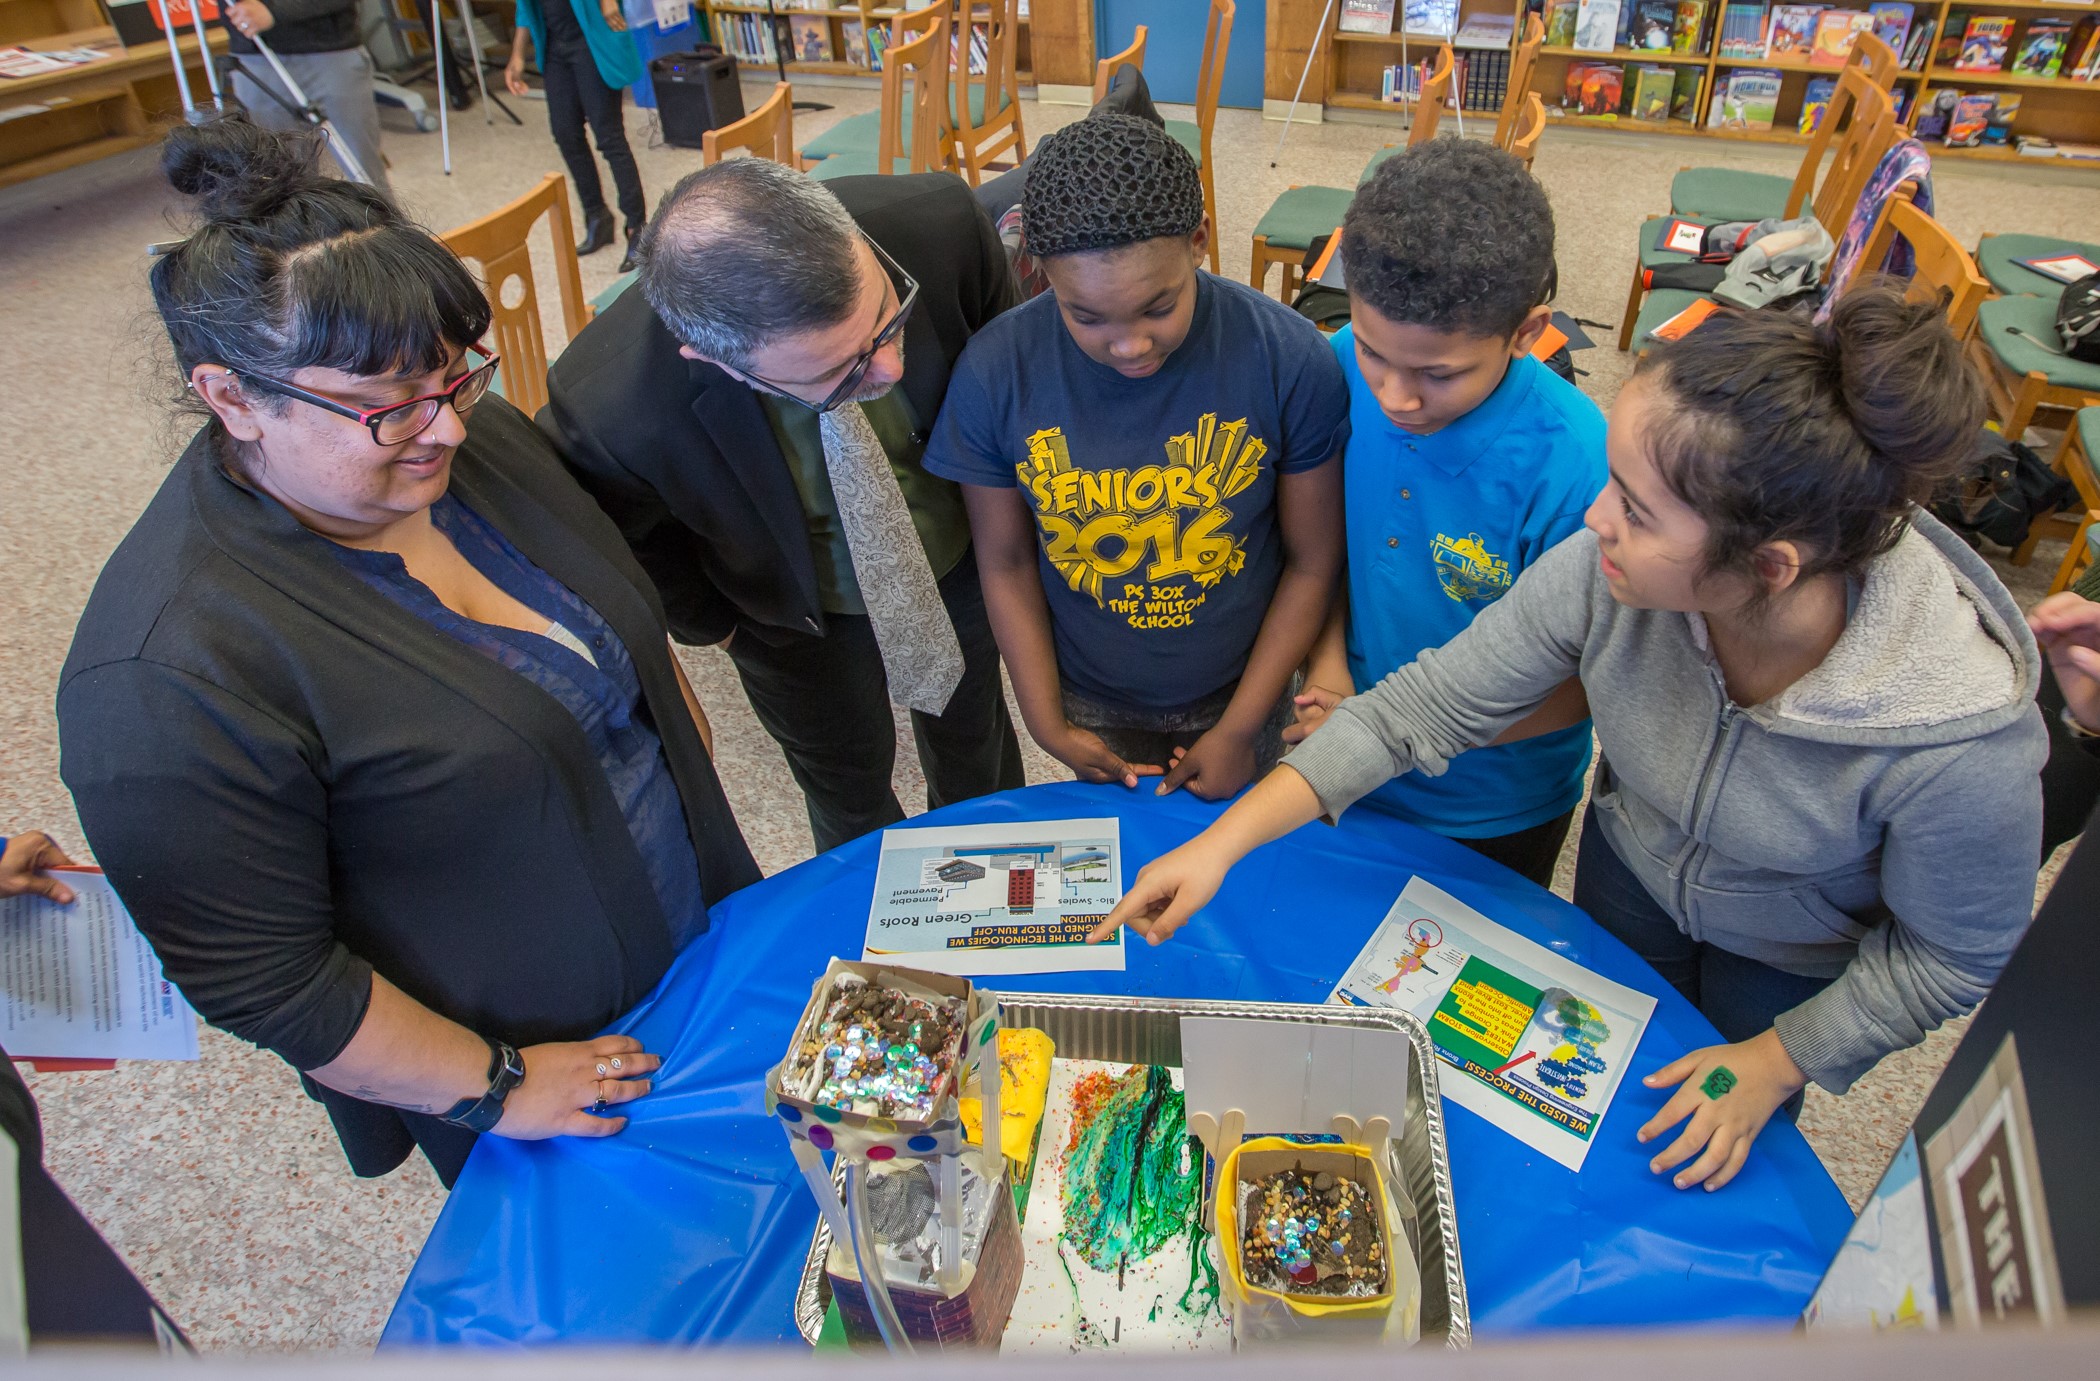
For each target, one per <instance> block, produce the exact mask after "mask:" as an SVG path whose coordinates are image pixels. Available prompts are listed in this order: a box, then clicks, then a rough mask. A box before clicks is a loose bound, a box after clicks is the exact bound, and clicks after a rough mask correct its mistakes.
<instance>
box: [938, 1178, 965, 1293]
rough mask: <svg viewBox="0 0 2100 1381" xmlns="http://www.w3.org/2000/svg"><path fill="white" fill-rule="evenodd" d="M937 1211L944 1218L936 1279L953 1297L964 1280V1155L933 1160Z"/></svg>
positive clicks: (942, 1220)
mask: <svg viewBox="0 0 2100 1381" xmlns="http://www.w3.org/2000/svg"><path fill="white" fill-rule="evenodd" d="M933 1183H934V1206H933V1208H934V1212H935V1213H936V1214H938V1215H939V1217H940V1220H941V1269H940V1272H939V1274H938V1276H937V1281H938V1283H939V1285H940V1287H941V1293H942V1294H943V1295H946V1296H948V1297H949V1298H951V1299H952V1298H954V1296H955V1291H956V1287H957V1286H959V1285H960V1284H961V1283H962V1223H963V1196H962V1157H961V1156H960V1155H953V1156H942V1157H941V1158H940V1159H939V1160H937V1161H936V1162H934V1178H933Z"/></svg>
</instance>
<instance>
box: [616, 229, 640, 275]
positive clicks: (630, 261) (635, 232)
mask: <svg viewBox="0 0 2100 1381" xmlns="http://www.w3.org/2000/svg"><path fill="white" fill-rule="evenodd" d="M641 243H642V228H641V227H640V226H638V225H630V226H628V227H627V256H626V257H625V258H623V259H622V260H620V272H622V273H633V272H634V271H635V269H636V268H638V267H639V266H640V263H641V261H640V260H638V259H636V258H635V251H636V249H637V248H638V247H639V246H640V245H641Z"/></svg>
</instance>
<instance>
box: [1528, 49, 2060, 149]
mask: <svg viewBox="0 0 2100 1381" xmlns="http://www.w3.org/2000/svg"><path fill="white" fill-rule="evenodd" d="M1704 75H1705V74H1704V73H1703V72H1702V71H1700V69H1698V68H1696V67H1685V66H1682V65H1680V66H1675V67H1665V66H1661V65H1659V64H1654V63H1641V64H1638V65H1635V66H1633V67H1630V68H1629V67H1627V66H1624V65H1622V64H1620V63H1616V62H1589V61H1583V62H1573V63H1570V64H1568V71H1567V76H1566V78H1565V84H1564V86H1563V89H1562V94H1561V111H1562V113H1563V114H1565V115H1589V116H1611V117H1621V116H1623V117H1626V118H1629V119H1634V120H1651V121H1661V120H1685V121H1694V122H1695V121H1696V120H1697V119H1698V118H1699V114H1698V110H1697V102H1698V99H1699V83H1700V80H1701V79H1702V77H1703V76H1704ZM1785 76H1786V74H1785V73H1784V72H1781V71H1780V70H1778V69H1777V68H1768V67H1738V68H1734V69H1732V70H1729V71H1726V72H1721V73H1717V74H1716V75H1715V77H1714V83H1713V91H1712V93H1711V94H1710V95H1709V96H1708V98H1707V103H1706V111H1705V121H1706V125H1707V127H1708V128H1709V129H1719V130H1769V129H1772V128H1774V126H1775V125H1776V124H1777V123H1778V115H1779V109H1780V87H1781V85H1782V84H1783V82H1784V80H1785ZM1836 91H1837V78H1835V77H1811V78H1809V80H1808V84H1807V86H1806V87H1805V88H1804V89H1803V91H1802V93H1801V106H1800V110H1799V113H1798V114H1797V115H1796V116H1795V119H1794V129H1795V131H1796V132H1797V133H1800V134H1812V133H1814V132H1815V130H1816V129H1817V127H1818V126H1819V125H1821V124H1822V121H1823V116H1824V113H1825V112H1826V111H1828V110H1829V108H1830V102H1831V98H1832V97H1833V96H1834V95H1835V94H1836ZM1890 96H1891V98H1892V99H1893V100H1894V101H1895V102H1896V106H1897V111H1896V115H1897V119H1899V120H1904V119H1907V118H1908V117H1909V116H1910V115H1911V113H1912V112H1911V111H1910V109H1909V106H1910V101H1911V93H1910V92H1908V91H1906V90H1903V89H1901V88H1898V89H1897V90H1895V91H1893V92H1891V93H1890ZM2019 113H2020V96H2019V94H2018V93H2017V92H2007V91H1998V92H1989V91H1968V92H1964V91H1952V90H1936V91H1934V92H1933V93H1932V94H1931V95H1930V96H1929V97H1928V98H1927V99H1926V101H1925V104H1924V106H1923V107H1921V108H1920V109H1919V110H1918V111H1917V112H1916V119H1915V121H1914V122H1913V123H1912V130H1913V133H1914V134H1915V135H1916V137H1917V138H1918V139H1920V140H1922V141H1925V142H1928V143H1930V142H1938V143H1944V144H1946V145H1947V146H1948V147H1950V148H1975V147H1978V146H1988V145H2003V144H2011V145H2013V146H2014V147H2017V148H2018V149H2019V151H2020V152H2021V153H2023V154H2028V155H2030V156H2032V157H2037V158H2041V157H2061V158H2079V159H2100V146H2093V145H2084V144H2065V143H2059V142H2055V141H2051V140H2047V139H2041V138H2034V137H2028V136H2016V135H2014V134H2013V132H2012V127H2013V121H2014V120H2015V119H2016V118H2017V117H2018V116H2019Z"/></svg>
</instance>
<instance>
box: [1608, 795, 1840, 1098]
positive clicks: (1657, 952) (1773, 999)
mask: <svg viewBox="0 0 2100 1381" xmlns="http://www.w3.org/2000/svg"><path fill="white" fill-rule="evenodd" d="M1575 904H1576V905H1577V906H1579V907H1581V908H1582V909H1583V910H1584V911H1587V912H1589V913H1590V919H1592V920H1594V921H1596V923H1597V924H1598V925H1601V926H1603V927H1604V928H1605V929H1606V930H1608V931H1610V932H1611V933H1612V934H1614V935H1616V936H1618V937H1619V939H1621V940H1623V941H1624V942H1625V943H1626V946H1627V948H1629V949H1631V950H1632V951H1633V952H1634V953H1635V954H1638V955H1640V956H1641V958H1643V959H1645V960H1647V961H1648V963H1649V965H1650V966H1651V967H1652V968H1654V970H1655V971H1656V972H1657V973H1659V974H1661V975H1662V976H1663V977H1664V978H1665V979H1667V980H1669V984H1670V986H1671V987H1673V988H1675V989H1676V990H1677V991H1678V992H1680V993H1683V994H1684V996H1685V1000H1686V1001H1688V1002H1690V1003H1691V1004H1692V1005H1693V1006H1694V1007H1697V1008H1698V1009H1699V1010H1700V1011H1701V1012H1703V1013H1704V1014H1705V1015H1706V1019H1707V1020H1708V1021H1710V1022H1712V1023H1713V1024H1714V1027H1715V1028H1716V1029H1717V1030H1719V1031H1720V1033H1721V1039H1722V1040H1724V1041H1727V1042H1728V1043H1729V1044H1731V1045H1733V1044H1736V1043H1738V1042H1741V1041H1746V1040H1749V1039H1750V1038H1751V1037H1752V1036H1756V1035H1761V1034H1763V1033H1764V1032H1766V1031H1769V1030H1771V1029H1772V1019H1773V1018H1774V1017H1777V1016H1778V1015H1779V1014H1780V1013H1781V1012H1784V1011H1788V1010H1790V1009H1792V1008H1795V1007H1799V1006H1800V1005H1801V1004H1802V1003H1804V1002H1806V1001H1808V1000H1809V999H1810V998H1812V997H1814V996H1815V995H1816V994H1817V993H1820V992H1822V991H1823V990H1824V989H1825V988H1827V987H1829V986H1830V985H1831V983H1832V982H1833V981H1834V980H1832V979H1828V978H1804V977H1802V976H1801V975H1800V974H1797V973H1788V972H1787V971H1786V970H1784V969H1775V968H1773V967H1772V966H1771V965H1770V964H1763V963H1759V962H1758V961H1757V960H1755V959H1746V958H1744V957H1743V956H1742V955H1740V954H1736V953H1733V952H1732V951H1729V950H1725V949H1722V948H1721V947H1720V946H1718V945H1709V944H1707V943H1706V942H1705V941H1703V940H1694V939H1693V938H1692V937H1691V936H1689V935H1687V934H1685V933H1684V932H1683V931H1682V930H1679V929H1678V928H1677V922H1675V921H1673V920H1671V919H1670V913H1669V912H1667V911H1665V910H1663V909H1662V906H1661V905H1660V904H1659V903H1657V901H1656V900H1655V898H1653V897H1651V896H1649V895H1648V889H1647V888H1646V887H1644V886H1642V885H1641V880H1640V879H1639V878H1637V877H1635V876H1634V875H1633V870H1632V869H1630V868H1628V867H1627V866H1626V864H1625V863H1624V862H1623V861H1622V860H1621V859H1620V858H1619V855H1618V853H1617V851H1616V850H1614V849H1613V848H1612V846H1611V844H1610V843H1609V842H1608V841H1606V839H1605V838H1604V832H1603V831H1602V830H1600V829H1599V828H1598V827H1597V811H1596V808H1595V807H1594V806H1593V807H1591V809H1590V812H1589V814H1588V815H1586V816H1585V817H1584V818H1583V822H1582V843H1581V845H1580V846H1578V848H1577V851H1576V854H1575ZM1780 1111H1781V1112H1782V1113H1784V1114H1786V1116H1787V1118H1788V1120H1789V1121H1791V1120H1792V1119H1794V1118H1797V1117H1799V1116H1800V1115H1801V1095H1800V1094H1798V1093H1797V1094H1795V1095H1794V1096H1793V1097H1792V1098H1790V1099H1788V1100H1787V1101H1786V1103H1785V1104H1784V1105H1782V1106H1781V1108H1780Z"/></svg>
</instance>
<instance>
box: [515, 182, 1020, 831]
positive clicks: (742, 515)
mask: <svg viewBox="0 0 2100 1381" xmlns="http://www.w3.org/2000/svg"><path fill="white" fill-rule="evenodd" d="M640 257H641V278H640V281H639V283H638V284H637V287H638V288H639V291H629V292H627V293H625V294H623V295H622V296H621V297H620V299H619V300H618V301H617V302H615V303H614V304H613V305H612V306H611V307H610V308H608V309H607V310H606V312H605V313H604V315H602V316H600V317H599V318H598V319H597V320H596V321H594V322H592V323H591V325H590V326H588V327H587V328H585V329H584V331H583V332H582V334H580V335H579V336H577V338H576V339H575V340H574V341H573V342H571V343H570V345H569V348H568V349H567V350H566V351H564V352H563V353H562V355H561V357H560V358H559V359H558V360H557V361H556V362H555V365H554V368H553V370H552V371H551V373H550V375H549V378H548V394H549V401H548V404H547V407H546V409H545V410H544V411H542V412H541V414H540V417H539V422H540V425H541V426H542V427H543V428H545V429H546V430H547V432H548V433H549V434H551V435H552V436H553V438H554V440H555V443H556V445H557V446H558V447H559V448H560V449H561V451H562V452H563V454H564V455H565V456H566V457H567V458H568V461H569V464H570V467H571V468H572V469H573V470H574V471H575V473H576V476H577V478H578V479H579V480H581V481H582V482H583V484H584V486H585V487H586V488H587V489H589V490H590V491H591V493H592V494H593V495H595V496H596V497H597V499H598V502H599V503H600V504H601V505H603V507H604V508H605V511H606V512H607V513H608V514H610V515H611V516H612V518H613V520H614V521H615V522H616V523H618V524H619V526H620V529H621V531H622V532H623V533H625V534H626V537H627V541H628V545H629V546H631V547H632V548H633V550H634V554H635V557H636V558H637V560H639V561H640V563H641V565H642V566H643V568H644V569H645V570H647V571H648V573H649V575H650V576H651V577H652V578H653V579H654V580H655V582H656V586H657V589H658V591H659V592H660V593H661V594H662V596H663V602H664V607H665V609H666V610H667V611H668V613H669V616H670V624H671V631H672V634H673V635H674V636H675V637H677V638H678V640H679V641H681V642H686V643H694V644H704V643H715V644H720V645H722V646H723V647H724V648H725V649H726V650H727V651H728V653H729V656H730V658H731V659H732V660H733V661H734V662H735V663H736V667H737V671H738V674H739V675H740V676H741V677H742V679H743V683H744V690H745V692H746V694H748V695H749V696H750V698H751V705H752V708H753V709H754V710H756V711H757V713H758V717H759V720H760V722H761V723H763V724H764V725H765V726H766V729H767V731H768V732H770V733H771V734H772V735H773V737H774V739H775V740H776V741H778V742H779V744H780V746H781V749H782V751H783V752H785V753H786V755H787V760H788V766H789V768H790V770H791V771H793V773H794V775H795V780H796V781H797V782H798V783H799V784H800V785H801V787H802V791H803V795H804V797H805V798H806V800H807V803H808V807H809V818H810V828H811V831H812V832H813V834H814V835H815V837H816V844H817V848H818V849H819V850H820V851H821V850H825V849H830V848H832V847H834V846H836V845H839V844H842V843H844V842H846V841H847V840H849V839H853V838H857V837H858V836H860V835H862V834H865V833H867V832H868V831H869V830H873V829H879V828H881V827H882V826H885V825H889V824H894V823H895V822H897V821H898V820H901V819H902V818H903V815H904V812H903V809H902V807H901V806H900V805H899V804H898V801H897V797H896V794H895V793H894V792H893V791H892V790H891V789H890V771H891V768H892V766H893V765H894V762H895V758H896V747H897V745H896V731H895V728H894V721H893V719H892V718H891V713H890V701H891V700H892V699H894V700H895V701H896V702H897V703H898V704H902V705H908V706H910V707H911V708H912V711H913V714H912V728H913V731H914V736H915V737H916V739H917V742H918V749H919V760H920V762H921V764H922V765H923V766H924V767H925V770H926V789H927V804H928V806H929V807H931V806H939V805H944V804H947V803H949V802H953V801H959V800H964V799H967V798H968V797H971V796H978V795H982V794H984V793H986V792H991V791H1001V790H1006V789H1008V788H1012V787H1017V786H1020V785H1021V784H1022V781H1023V778H1022V771H1021V753H1020V745H1019V744H1018V742H1017V741H1016V740H1015V737H1014V730H1013V724H1012V721H1011V720H1010V719H1009V717H1008V715H1007V712H1006V700H1005V696H1004V693H1003V691H1002V688H1001V685H1000V679H999V659H998V649H997V646H996V645H995V644H994V642H993V640H992V634H991V626H990V624H989V622H988V621H987V620H986V618H985V613H984V596H983V593H982V591H981V589H980V588H979V586H978V581H977V567H976V562H975V560H974V559H973V558H972V557H971V555H970V550H969V544H970V531H969V520H968V516H967V514H966V513H965V512H964V510H963V506H962V498H961V495H960V493H959V492H958V490H957V488H956V486H955V485H953V484H951V483H949V482H948V481H946V480H942V479H939V478H937V477H935V476H933V475H930V474H928V473H927V472H926V471H925V470H924V469H923V468H921V466H920V463H919V457H920V453H921V452H922V451H923V450H924V448H925V444H926V438H927V435H928V433H929V431H930V430H931V428H932V426H933V421H934V417H935V416H936V415H937V414H938V413H939V411H940V406H941V399H942V396H943V395H944V394H945V393H946V391H947V387H948V376H949V371H950V370H951V369H952V367H953V366H954V363H955V359H956V357H957V356H958V355H960V354H961V353H962V348H963V346H964V344H965V343H966V342H967V341H968V340H969V338H970V336H971V334H972V333H973V332H975V331H976V330H977V329H978V328H979V327H981V326H982V325H984V323H986V322H987V321H989V320H991V319H992V318H993V317H995V316H997V315H998V314H999V313H1000V312H1002V311H1004V310H1006V308H1008V307H1009V306H1011V305H1012V304H1013V300H1014V289H1013V282H1012V276H1011V274H1010V272H1009V270H1008V268H1007V262H1006V255H1005V252H1004V250H1003V248H1002V247H1001V245H1000V243H999V240H998V238H997V237H996V236H995V235H994V234H993V232H992V228H991V225H990V223H989V222H988V221H986V219H985V217H984V214H983V212H982V211H980V210H979V209H978V207H977V204H976V202H975V201H973V200H972V198H971V196H970V190H969V188H968V187H966V186H965V185H964V184H962V183H961V182H960V181H958V180H957V179H955V178H953V177H950V176H948V175H946V174H942V173H934V174H925V175H920V176H905V177H856V178H841V179H838V180H836V181H833V182H830V183H819V182H814V181H811V180H810V179H808V178H806V177H804V176H803V175H802V174H800V173H798V172H794V171H793V170H790V169H787V168H784V167H782V166H780V165H779V164H776V163H771V162H768V161H765V160H763V159H732V160H729V161H727V162H723V163H717V164H716V165H714V166H713V167H710V168H704V169H702V170H701V171H699V172H697V173H694V174H692V175H691V176H689V177H687V178H686V179H685V180H684V181H683V182H681V183H679V184H678V186H677V187H676V188H674V189H673V190H672V191H671V193H670V195H669V196H667V197H666V198H665V199H664V202H663V205H662V206H661V207H660V208H659V209H658V211H657V214H656V217H655V219H654V220H652V221H651V222H650V225H649V229H648V230H647V232H646V233H645V234H644V236H643V238H642V242H641V246H640ZM914 537H915V538H916V540H913V538H914Z"/></svg>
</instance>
